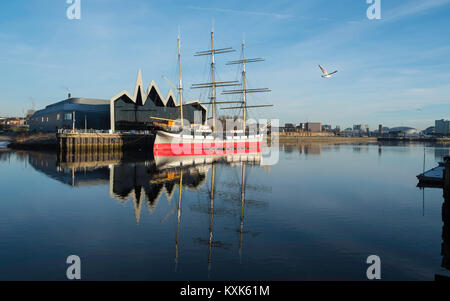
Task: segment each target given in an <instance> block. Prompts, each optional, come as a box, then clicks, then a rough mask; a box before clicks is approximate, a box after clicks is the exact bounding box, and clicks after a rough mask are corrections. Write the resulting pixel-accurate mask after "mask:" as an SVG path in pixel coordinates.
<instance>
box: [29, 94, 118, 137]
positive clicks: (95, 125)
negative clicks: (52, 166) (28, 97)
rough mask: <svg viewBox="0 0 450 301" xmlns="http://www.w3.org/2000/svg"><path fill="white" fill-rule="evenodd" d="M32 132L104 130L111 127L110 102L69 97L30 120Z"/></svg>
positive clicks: (46, 108) (41, 111)
mask: <svg viewBox="0 0 450 301" xmlns="http://www.w3.org/2000/svg"><path fill="white" fill-rule="evenodd" d="M29 125H30V131H32V132H56V131H57V130H58V129H71V128H73V127H74V128H76V129H85V128H86V129H102V130H107V129H109V126H110V120H109V100H104V99H93V98H78V97H71V96H70V94H69V97H68V98H67V99H65V100H63V101H60V102H57V103H54V104H51V105H48V106H46V107H45V109H42V110H38V111H36V112H35V113H34V114H33V115H32V116H31V117H30V119H29Z"/></svg>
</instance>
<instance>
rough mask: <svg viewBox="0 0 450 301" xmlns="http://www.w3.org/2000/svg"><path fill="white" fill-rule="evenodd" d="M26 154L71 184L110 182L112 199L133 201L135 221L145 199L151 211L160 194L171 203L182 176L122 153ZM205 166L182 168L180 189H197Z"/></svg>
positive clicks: (36, 165)
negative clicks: (160, 169)
mask: <svg viewBox="0 0 450 301" xmlns="http://www.w3.org/2000/svg"><path fill="white" fill-rule="evenodd" d="M27 154H28V162H29V164H30V165H31V166H32V167H33V168H34V169H36V170H37V171H39V172H42V173H44V174H45V175H47V176H48V177H50V178H53V179H55V180H57V181H59V182H61V183H64V184H67V185H70V186H91V185H108V184H109V191H110V195H111V196H112V197H113V198H115V199H117V200H119V201H120V202H122V203H124V202H127V201H128V200H130V199H131V200H132V202H133V205H134V209H135V215H136V221H137V222H139V220H140V214H141V209H142V205H143V203H144V202H145V203H146V206H147V208H148V210H149V211H150V212H153V210H154V209H155V207H156V205H157V204H158V202H159V199H160V197H161V196H162V195H165V196H166V197H167V200H168V201H169V202H170V200H171V199H172V196H173V193H174V188H175V186H176V185H177V183H178V181H179V178H180V175H181V172H180V170H175V169H172V170H163V171H158V170H157V169H156V167H155V164H154V162H153V160H145V161H139V162H128V161H122V160H121V159H123V155H120V156H117V154H114V153H110V154H109V155H107V154H95V153H94V154H88V155H86V154H85V155H83V156H71V157H70V158H62V159H63V161H60V159H61V156H58V155H56V154H55V153H43V152H29V153H27ZM125 157H126V156H125ZM5 158H6V156H5ZM119 158H121V159H119ZM66 159H69V160H66ZM68 161H69V162H68ZM208 168H209V166H194V167H190V168H185V169H184V173H183V174H182V177H183V188H184V189H194V190H196V189H198V187H200V186H201V185H203V183H204V181H205V175H206V173H207V171H208Z"/></svg>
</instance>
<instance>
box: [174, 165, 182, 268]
mask: <svg viewBox="0 0 450 301" xmlns="http://www.w3.org/2000/svg"><path fill="white" fill-rule="evenodd" d="M182 187H183V171H181V174H180V184H179V192H178V212H177V235H176V237H175V271H176V270H177V268H178V238H179V235H180V221H181V190H182Z"/></svg>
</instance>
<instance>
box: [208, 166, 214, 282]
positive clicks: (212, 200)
mask: <svg viewBox="0 0 450 301" xmlns="http://www.w3.org/2000/svg"><path fill="white" fill-rule="evenodd" d="M215 167H216V166H215V164H214V163H213V164H212V172H211V193H210V207H209V209H210V218H209V239H208V277H209V273H210V271H211V263H212V260H211V257H212V245H213V225H214V188H215V187H214V178H215V175H214V173H215Z"/></svg>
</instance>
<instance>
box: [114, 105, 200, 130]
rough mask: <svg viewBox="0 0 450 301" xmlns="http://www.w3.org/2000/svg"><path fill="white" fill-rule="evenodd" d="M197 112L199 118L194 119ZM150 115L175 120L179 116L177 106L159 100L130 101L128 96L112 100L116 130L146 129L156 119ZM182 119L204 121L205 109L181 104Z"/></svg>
mask: <svg viewBox="0 0 450 301" xmlns="http://www.w3.org/2000/svg"><path fill="white" fill-rule="evenodd" d="M195 112H198V114H199V118H200V120H195ZM152 117H157V118H166V119H172V120H176V119H179V118H180V107H179V106H164V105H163V104H162V103H160V102H156V101H153V100H152V99H150V98H149V99H147V101H146V102H145V104H139V103H135V102H133V101H131V100H130V99H128V97H126V96H124V97H120V98H118V99H117V100H115V101H114V123H115V130H116V131H129V130H148V129H151V128H152V123H153V122H155V121H158V120H157V119H154V118H152ZM183 119H185V120H188V121H189V122H190V123H191V124H192V123H199V122H200V123H202V124H203V123H205V121H206V110H204V109H203V108H202V107H201V106H200V105H198V104H195V103H193V104H184V105H183Z"/></svg>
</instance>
